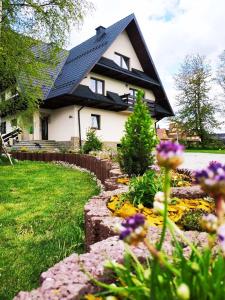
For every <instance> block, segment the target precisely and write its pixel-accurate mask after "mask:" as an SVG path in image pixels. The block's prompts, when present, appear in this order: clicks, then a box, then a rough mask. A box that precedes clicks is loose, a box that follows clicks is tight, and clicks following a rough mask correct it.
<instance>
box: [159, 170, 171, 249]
mask: <svg viewBox="0 0 225 300" xmlns="http://www.w3.org/2000/svg"><path fill="white" fill-rule="evenodd" d="M164 196H165V201H164V212H163V229H162V233H161V237H160V241H159V244H158V247H157V250H158V251H160V250H161V249H162V245H163V242H164V239H165V235H166V227H167V214H168V200H169V197H170V170H169V169H168V168H165V179H164Z"/></svg>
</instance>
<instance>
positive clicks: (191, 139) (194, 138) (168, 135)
mask: <svg viewBox="0 0 225 300" xmlns="http://www.w3.org/2000/svg"><path fill="white" fill-rule="evenodd" d="M157 135H158V138H159V139H160V140H162V141H165V140H172V141H185V142H188V143H191V144H192V143H193V144H194V143H198V142H201V138H200V137H199V136H198V135H197V134H193V135H190V134H188V133H187V132H185V131H184V130H181V129H180V128H179V127H178V125H177V124H176V123H175V122H171V123H170V125H169V129H165V128H157ZM224 139H225V134H224Z"/></svg>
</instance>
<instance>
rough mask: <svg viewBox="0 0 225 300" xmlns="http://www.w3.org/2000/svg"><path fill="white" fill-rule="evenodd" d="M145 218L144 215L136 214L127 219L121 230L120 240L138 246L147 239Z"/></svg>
mask: <svg viewBox="0 0 225 300" xmlns="http://www.w3.org/2000/svg"><path fill="white" fill-rule="evenodd" d="M146 234H147V230H146V223H145V217H144V216H143V215H142V214H136V215H134V216H132V217H129V218H127V219H125V220H124V221H123V222H122V224H121V228H120V236H119V238H120V239H121V240H123V241H125V242H126V243H128V244H134V245H135V244H137V243H139V242H140V241H142V240H143V238H145V237H146Z"/></svg>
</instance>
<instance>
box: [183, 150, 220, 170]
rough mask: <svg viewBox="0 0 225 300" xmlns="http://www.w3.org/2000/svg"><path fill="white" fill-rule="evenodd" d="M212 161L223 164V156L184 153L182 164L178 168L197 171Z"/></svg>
mask: <svg viewBox="0 0 225 300" xmlns="http://www.w3.org/2000/svg"><path fill="white" fill-rule="evenodd" d="M212 160H216V161H219V162H221V163H223V164H225V154H212V153H185V154H184V162H183V164H182V165H181V166H180V168H185V169H191V170H199V169H203V168H205V167H206V166H207V165H208V164H209V162H210V161H212Z"/></svg>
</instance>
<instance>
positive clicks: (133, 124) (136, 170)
mask: <svg viewBox="0 0 225 300" xmlns="http://www.w3.org/2000/svg"><path fill="white" fill-rule="evenodd" d="M143 96H144V93H143V91H138V93H137V99H136V103H135V105H134V111H133V113H132V114H131V115H130V116H129V118H128V120H127V122H126V124H125V135H124V136H123V138H122V140H121V147H120V149H119V163H120V167H121V169H122V170H123V171H124V172H126V173H127V174H128V175H129V176H132V175H142V174H144V172H145V171H146V170H147V169H148V167H149V166H150V165H152V164H153V163H154V156H153V154H152V150H153V148H154V147H155V146H156V143H157V138H156V132H155V126H154V123H153V120H152V118H151V115H150V112H149V109H148V107H147V104H146V103H144V102H143Z"/></svg>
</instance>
